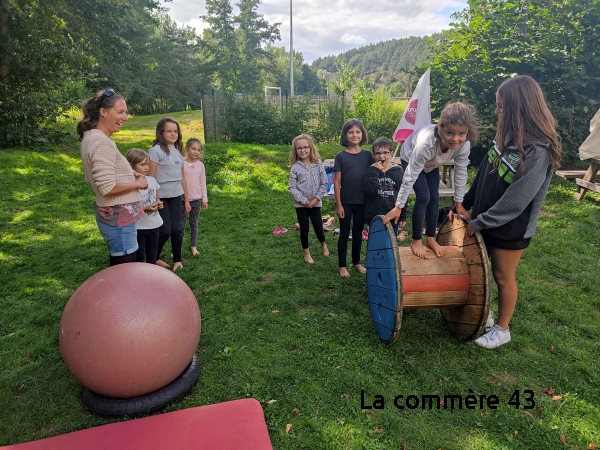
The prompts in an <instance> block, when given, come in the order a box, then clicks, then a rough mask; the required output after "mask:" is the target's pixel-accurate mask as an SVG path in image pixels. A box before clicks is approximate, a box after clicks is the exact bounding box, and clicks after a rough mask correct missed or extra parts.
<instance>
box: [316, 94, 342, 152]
mask: <svg viewBox="0 0 600 450" xmlns="http://www.w3.org/2000/svg"><path fill="white" fill-rule="evenodd" d="M345 120H346V111H345V109H344V107H343V105H340V101H338V100H328V101H325V102H320V103H319V105H318V107H317V110H316V111H315V112H314V121H313V122H314V125H313V127H312V128H311V130H310V131H311V133H312V135H313V137H314V138H315V140H316V141H317V142H339V140H340V132H341V131H342V126H343V125H344V121H345Z"/></svg>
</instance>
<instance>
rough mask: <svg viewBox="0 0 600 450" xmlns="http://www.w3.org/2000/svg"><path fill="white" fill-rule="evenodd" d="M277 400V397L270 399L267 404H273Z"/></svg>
mask: <svg viewBox="0 0 600 450" xmlns="http://www.w3.org/2000/svg"><path fill="white" fill-rule="evenodd" d="M276 401H277V400H275V399H272V400H269V401H268V402H267V405H272V404H273V403H275V402H276Z"/></svg>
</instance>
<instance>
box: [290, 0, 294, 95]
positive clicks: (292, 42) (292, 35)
mask: <svg viewBox="0 0 600 450" xmlns="http://www.w3.org/2000/svg"><path fill="white" fill-rule="evenodd" d="M290 95H291V96H292V97H293V96H294V32H293V27H292V0H290Z"/></svg>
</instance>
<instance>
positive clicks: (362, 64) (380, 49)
mask: <svg viewBox="0 0 600 450" xmlns="http://www.w3.org/2000/svg"><path fill="white" fill-rule="evenodd" d="M441 36H442V35H441V33H437V34H434V35H433V36H431V37H427V36H425V37H414V36H411V37H408V38H402V39H392V40H389V41H383V42H378V43H377V44H370V45H364V46H362V47H358V48H353V49H351V50H348V51H347V52H344V53H341V54H339V55H338V56H326V57H324V58H317V59H315V60H314V61H313V63H312V64H311V67H312V68H313V69H314V70H316V71H327V72H336V71H337V69H338V68H339V67H338V66H339V64H338V63H336V60H338V59H339V60H340V61H341V62H343V63H345V64H347V65H348V67H349V68H350V69H356V75H357V77H358V78H359V79H362V80H365V82H367V83H368V84H369V85H370V86H373V87H375V88H383V89H385V90H386V91H387V92H388V93H389V94H390V95H392V96H404V95H406V93H407V87H408V84H409V79H410V78H409V73H410V71H411V68H412V67H415V66H417V65H420V64H423V63H424V62H426V61H428V60H429V58H430V55H431V46H432V43H433V42H437V41H438V40H439V39H440V37H441Z"/></svg>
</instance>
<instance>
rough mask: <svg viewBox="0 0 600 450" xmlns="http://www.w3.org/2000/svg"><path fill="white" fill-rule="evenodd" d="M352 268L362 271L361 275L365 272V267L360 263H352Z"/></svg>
mask: <svg viewBox="0 0 600 450" xmlns="http://www.w3.org/2000/svg"><path fill="white" fill-rule="evenodd" d="M354 268H355V269H356V270H358V271H359V272H360V273H362V274H363V275H364V274H365V273H367V269H365V268H364V267H363V265H362V264H354Z"/></svg>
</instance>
